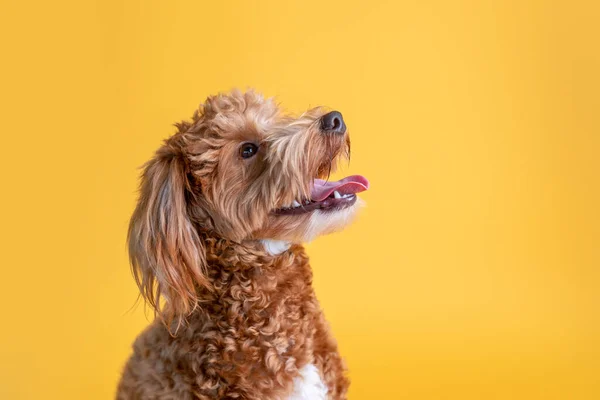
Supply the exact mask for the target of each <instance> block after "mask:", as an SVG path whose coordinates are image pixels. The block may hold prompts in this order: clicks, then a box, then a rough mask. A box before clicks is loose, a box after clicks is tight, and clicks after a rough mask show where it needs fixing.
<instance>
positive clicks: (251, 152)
mask: <svg viewBox="0 0 600 400" xmlns="http://www.w3.org/2000/svg"><path fill="white" fill-rule="evenodd" d="M257 152H258V146H257V145H255V144H254V143H244V144H243V145H242V147H240V156H242V158H250V157H253V156H255V155H256V153H257Z"/></svg>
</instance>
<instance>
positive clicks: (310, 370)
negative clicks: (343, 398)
mask: <svg viewBox="0 0 600 400" xmlns="http://www.w3.org/2000/svg"><path fill="white" fill-rule="evenodd" d="M286 400H327V386H325V384H324V383H323V381H322V380H321V376H320V375H319V370H318V369H317V367H315V366H314V365H313V364H308V365H306V366H304V367H302V369H301V370H300V376H299V377H297V378H295V379H294V390H293V391H292V394H291V395H290V396H289V397H288V398H287V399H286Z"/></svg>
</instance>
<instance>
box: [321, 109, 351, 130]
mask: <svg viewBox="0 0 600 400" xmlns="http://www.w3.org/2000/svg"><path fill="white" fill-rule="evenodd" d="M321 130H322V131H323V132H332V133H345V132H346V124H345V123H344V118H343V117H342V113H340V112H339V111H332V112H330V113H327V114H325V115H323V116H322V117H321Z"/></svg>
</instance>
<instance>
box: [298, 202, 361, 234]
mask: <svg viewBox="0 0 600 400" xmlns="http://www.w3.org/2000/svg"><path fill="white" fill-rule="evenodd" d="M363 205H364V202H363V201H362V200H361V199H359V198H358V197H357V196H356V195H354V198H353V199H352V201H351V202H349V203H348V205H344V206H342V207H340V206H338V207H336V208H332V209H325V210H315V211H313V212H312V213H311V214H310V220H309V221H308V224H307V226H306V228H305V229H304V230H303V232H301V235H300V236H301V237H302V241H303V242H310V241H312V240H314V239H315V238H317V237H318V236H322V235H328V234H330V233H334V232H339V231H341V230H343V229H344V228H346V227H347V226H348V225H350V224H351V223H352V222H353V221H354V219H355V218H356V216H357V215H358V210H359V208H360V207H361V206H363Z"/></svg>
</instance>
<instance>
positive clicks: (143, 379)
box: [117, 91, 357, 400]
mask: <svg viewBox="0 0 600 400" xmlns="http://www.w3.org/2000/svg"><path fill="white" fill-rule="evenodd" d="M324 114H325V111H324V110H323V109H321V108H317V109H312V110H309V111H308V112H306V113H305V114H303V115H301V116H299V117H297V118H295V117H292V116H290V115H285V114H283V113H282V112H281V111H280V110H279V108H278V107H277V106H276V104H275V103H274V102H273V101H272V100H270V99H264V98H263V97H262V96H260V95H258V94H256V93H254V92H251V91H250V92H247V93H241V92H238V91H234V92H232V93H230V94H226V95H223V94H222V95H217V96H214V97H209V98H208V99H207V101H206V102H205V104H204V105H203V107H201V109H200V110H198V111H197V112H196V113H195V114H194V116H193V119H192V121H191V122H182V123H180V124H178V125H177V127H178V132H177V133H176V134H175V135H173V136H172V137H171V138H169V139H168V140H166V141H165V144H164V145H163V146H162V147H161V148H160V149H159V150H158V151H157V153H156V155H155V157H154V158H153V159H152V160H151V161H150V162H148V163H147V164H146V166H145V169H144V172H143V175H142V183H141V190H140V192H141V193H140V198H139V201H138V205H137V207H136V209H135V211H134V213H133V216H132V218H131V224H130V229H129V251H130V258H131V264H132V269H133V273H134V277H135V279H136V282H137V283H138V286H139V288H140V292H141V294H142V296H143V297H144V298H145V299H146V301H147V302H148V303H149V304H150V305H151V306H152V307H153V308H154V309H155V311H156V315H157V319H156V320H155V322H154V323H153V324H152V325H150V327H149V328H148V329H146V330H145V331H144V332H143V333H142V334H141V335H140V336H139V337H138V339H137V340H136V342H135V344H134V352H133V355H132V356H131V358H130V359H129V361H128V363H127V365H126V366H125V369H124V372H123V376H122V379H121V382H120V384H119V387H118V390H117V398H118V399H121V400H126V399H257V400H258V399H260V400H267V399H280V400H285V399H288V398H294V399H296V398H298V399H299V398H303V399H304V398H305V397H298V396H296V397H293V396H294V395H293V393H295V392H294V390H296V389H297V388H296V389H295V386H298V382H301V381H302V379H303V378H304V377H303V376H302V371H303V368H304V367H305V366H308V365H314V366H315V367H316V369H317V370H318V375H319V377H320V379H321V380H322V382H323V383H324V384H325V386H326V392H327V398H329V399H344V398H346V391H347V388H348V384H349V382H348V379H347V378H346V376H345V370H344V366H343V362H342V360H341V358H340V356H339V354H338V351H337V345H336V342H335V340H334V339H333V337H332V336H331V333H330V330H329V328H328V326H327V323H326V321H325V318H324V316H323V313H322V311H321V310H320V307H319V304H318V302H317V300H316V297H315V294H314V291H313V289H312V286H311V282H312V272H311V269H310V266H309V264H308V258H307V256H306V254H305V253H304V250H303V248H302V247H301V246H300V245H299V244H300V243H302V242H303V241H306V240H311V239H313V238H314V237H316V236H318V235H321V234H326V233H329V232H332V231H335V230H339V229H342V228H343V227H344V226H345V225H346V224H347V223H348V222H349V221H350V219H351V218H352V217H353V216H354V214H355V213H356V209H357V205H355V204H354V203H352V204H350V202H347V203H348V204H350V205H348V206H344V207H339V208H336V209H332V210H324V211H323V210H315V211H311V212H308V211H307V212H301V213H296V214H293V213H285V212H279V210H281V209H282V207H285V206H286V205H289V204H290V203H292V202H293V201H294V200H297V201H300V202H307V204H308V202H309V200H310V198H311V197H310V196H311V188H312V187H313V186H314V185H315V183H314V182H315V178H318V177H323V176H325V175H327V174H329V172H330V171H331V170H332V169H333V168H334V167H335V163H336V160H337V159H338V158H339V156H343V155H348V154H349V139H348V135H347V134H346V132H345V127H344V130H343V132H338V133H337V134H328V133H327V132H325V133H324V132H323V128H322V125H321V119H322V116H323V115H324ZM248 143H253V144H255V145H256V146H257V147H256V150H257V152H256V155H254V156H252V157H248V158H244V157H242V156H241V153H240V149H241V148H244V146H247V144H248ZM312 190H314V189H312ZM336 193H337V192H336ZM265 240H278V241H282V242H284V243H289V244H290V247H289V248H287V247H286V248H287V250H286V248H284V249H283V250H285V251H282V252H281V253H280V254H271V253H270V252H269V251H268V248H266V246H265V242H264V241H265ZM299 379H300V380H299Z"/></svg>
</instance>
